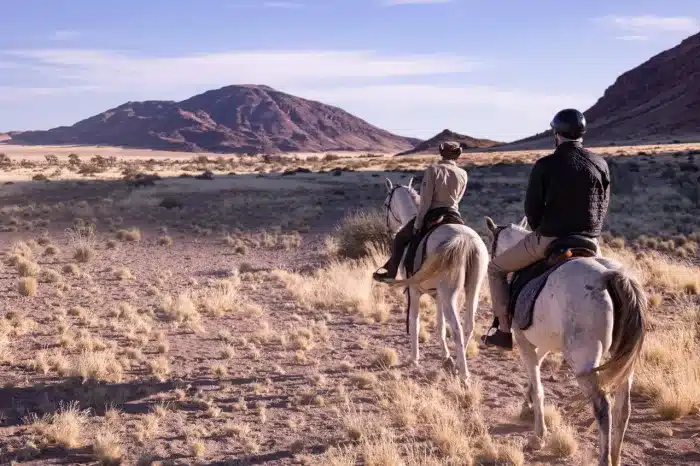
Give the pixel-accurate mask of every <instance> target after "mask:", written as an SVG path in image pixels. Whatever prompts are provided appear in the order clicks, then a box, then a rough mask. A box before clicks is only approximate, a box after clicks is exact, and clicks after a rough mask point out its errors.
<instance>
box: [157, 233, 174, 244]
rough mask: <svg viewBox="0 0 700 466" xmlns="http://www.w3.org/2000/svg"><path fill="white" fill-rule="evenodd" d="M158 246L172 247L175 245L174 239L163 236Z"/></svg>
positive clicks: (159, 239)
mask: <svg viewBox="0 0 700 466" xmlns="http://www.w3.org/2000/svg"><path fill="white" fill-rule="evenodd" d="M158 244H159V245H160V246H168V247H170V246H172V245H173V238H172V237H170V236H168V235H163V236H160V237H159V238H158Z"/></svg>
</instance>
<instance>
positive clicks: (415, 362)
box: [408, 358, 420, 367]
mask: <svg viewBox="0 0 700 466" xmlns="http://www.w3.org/2000/svg"><path fill="white" fill-rule="evenodd" d="M408 365H409V366H413V367H420V363H419V362H418V359H414V358H411V359H409V360H408Z"/></svg>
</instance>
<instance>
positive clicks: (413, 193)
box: [401, 184, 420, 205]
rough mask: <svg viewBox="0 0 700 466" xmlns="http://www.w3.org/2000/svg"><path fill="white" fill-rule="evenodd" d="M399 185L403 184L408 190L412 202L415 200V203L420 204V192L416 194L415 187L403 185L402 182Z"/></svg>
mask: <svg viewBox="0 0 700 466" xmlns="http://www.w3.org/2000/svg"><path fill="white" fill-rule="evenodd" d="M401 186H403V187H404V188H406V190H407V191H408V193H409V194H410V195H411V197H412V198H413V202H415V203H416V205H418V204H420V194H418V191H416V190H415V189H413V186H406V185H403V184H402V185H401Z"/></svg>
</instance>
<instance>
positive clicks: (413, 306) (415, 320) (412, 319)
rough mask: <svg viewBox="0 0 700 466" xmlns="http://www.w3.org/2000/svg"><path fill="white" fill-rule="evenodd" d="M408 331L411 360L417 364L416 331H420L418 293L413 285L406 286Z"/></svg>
mask: <svg viewBox="0 0 700 466" xmlns="http://www.w3.org/2000/svg"><path fill="white" fill-rule="evenodd" d="M408 299H409V307H408V333H409V339H410V340H411V360H410V362H411V363H412V364H414V365H416V366H417V365H418V358H419V354H418V332H419V331H420V319H419V317H420V316H419V312H420V303H419V301H420V293H419V292H418V288H417V287H415V286H409V287H408Z"/></svg>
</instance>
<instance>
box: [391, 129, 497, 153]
mask: <svg viewBox="0 0 700 466" xmlns="http://www.w3.org/2000/svg"><path fill="white" fill-rule="evenodd" d="M448 141H454V142H458V143H459V144H460V145H461V146H462V150H467V149H486V148H489V147H494V146H497V145H499V144H503V143H502V142H498V141H492V140H490V139H476V138H473V137H470V136H465V135H463V134H459V133H455V132H454V131H450V130H449V129H444V130H442V131H441V132H440V133H438V134H437V135H435V136H433V137H432V138H430V139H428V140H426V141H423V142H421V143H420V144H418V145H417V146H416V147H414V148H413V149H409V150H407V151H404V152H401V153H400V154H396V155H414V154H425V153H431V154H436V153H437V152H438V148H439V146H440V144H442V143H443V142H448Z"/></svg>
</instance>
